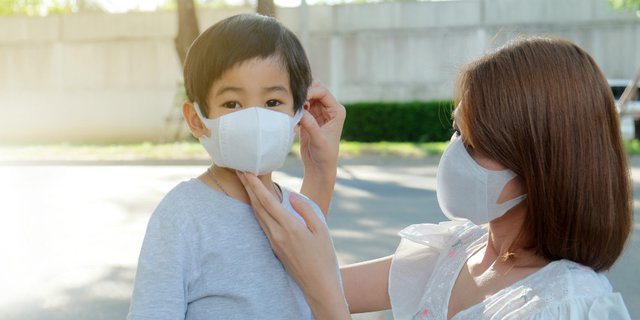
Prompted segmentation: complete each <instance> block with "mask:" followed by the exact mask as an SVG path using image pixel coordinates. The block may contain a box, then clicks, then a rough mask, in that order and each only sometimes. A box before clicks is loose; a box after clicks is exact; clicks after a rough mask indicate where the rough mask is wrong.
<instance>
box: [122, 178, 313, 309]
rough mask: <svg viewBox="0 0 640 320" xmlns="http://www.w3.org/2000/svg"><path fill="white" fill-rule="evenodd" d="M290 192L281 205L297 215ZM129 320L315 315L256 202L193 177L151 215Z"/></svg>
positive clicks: (176, 189)
mask: <svg viewBox="0 0 640 320" xmlns="http://www.w3.org/2000/svg"><path fill="white" fill-rule="evenodd" d="M290 192H292V191H290V190H288V189H286V188H282V193H283V199H285V201H283V205H285V207H287V208H288V209H289V210H290V211H291V212H294V214H296V215H297V213H295V211H294V210H293V208H291V204H290V203H289V201H288V198H289V193H290ZM309 202H310V203H311V204H312V206H313V208H314V210H315V211H316V213H317V214H318V216H320V217H321V218H322V219H323V221H324V216H323V215H322V212H321V211H320V209H319V208H318V206H317V205H316V204H315V203H313V201H311V200H309ZM127 319H128V320H136V319H144V320H148V319H153V320H161V319H189V320H191V319H313V316H312V314H311V311H310V309H309V306H308V305H307V303H306V301H305V299H304V296H303V294H302V292H301V290H300V288H299V287H298V285H297V284H296V283H295V281H293V279H291V277H289V275H288V274H287V272H286V271H285V269H284V267H283V266H282V264H281V263H280V261H279V260H278V259H277V257H276V256H275V255H274V253H273V251H272V250H271V246H270V245H269V241H268V239H267V237H266V236H265V234H264V232H263V231H262V229H261V228H260V225H259V224H258V222H257V220H256V218H255V216H254V213H253V210H252V208H251V206H249V205H247V204H245V203H243V202H240V201H238V200H236V199H233V198H230V197H228V196H225V195H224V194H222V193H219V192H217V191H215V190H213V189H211V188H209V187H208V186H207V185H205V184H204V183H203V182H201V181H200V180H198V179H191V180H189V181H185V182H182V183H180V184H179V185H178V186H176V187H175V188H174V189H173V190H171V191H170V192H169V193H168V194H167V195H166V196H165V198H164V199H163V200H162V201H161V202H160V204H159V205H158V207H157V208H156V210H155V211H154V213H153V214H152V216H151V218H150V220H149V224H148V226H147V232H146V235H145V238H144V242H143V244H142V249H141V252H140V258H139V261H138V270H137V273H136V279H135V285H134V290H133V297H132V300H131V306H130V310H129V315H128V316H127Z"/></svg>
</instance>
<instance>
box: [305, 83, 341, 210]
mask: <svg viewBox="0 0 640 320" xmlns="http://www.w3.org/2000/svg"><path fill="white" fill-rule="evenodd" d="M307 101H308V102H307V104H306V106H305V108H306V110H307V111H306V112H305V114H304V116H303V117H302V120H301V121H300V155H301V158H302V162H303V163H304V178H303V180H302V187H301V188H300V193H302V194H304V195H306V196H307V197H309V198H311V199H312V200H313V201H315V202H316V203H317V204H318V206H319V207H320V209H321V210H322V213H323V214H324V215H325V217H326V216H327V215H328V213H329V206H330V204H331V197H332V196H333V188H334V186H335V183H336V174H337V161H338V152H339V149H340V136H341V135H342V126H343V125H344V120H345V117H346V110H345V108H344V106H343V105H341V104H340V103H338V101H337V100H336V99H335V97H334V96H333V95H332V94H331V92H329V90H327V88H326V87H325V86H324V85H323V84H322V83H320V82H319V81H314V83H313V84H312V85H311V87H310V88H309V91H308V94H307Z"/></svg>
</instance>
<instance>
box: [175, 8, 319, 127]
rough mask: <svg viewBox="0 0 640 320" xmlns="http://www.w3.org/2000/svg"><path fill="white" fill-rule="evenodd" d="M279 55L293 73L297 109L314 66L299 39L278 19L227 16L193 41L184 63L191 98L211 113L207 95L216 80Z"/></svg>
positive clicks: (299, 106) (255, 15) (300, 104)
mask: <svg viewBox="0 0 640 320" xmlns="http://www.w3.org/2000/svg"><path fill="white" fill-rule="evenodd" d="M271 56H275V57H277V58H279V59H280V60H281V61H282V64H283V66H284V67H285V68H286V70H287V72H288V73H289V86H290V87H291V91H292V94H293V102H294V110H295V111H298V109H300V108H301V107H302V105H303V104H304V102H305V100H306V98H307V89H308V88H309V86H310V85H311V81H312V77H311V67H310V66H309V61H308V60H307V55H306V54H305V52H304V49H303V48H302V45H301V44H300V41H298V38H297V37H296V36H295V35H294V34H293V32H291V31H290V30H289V29H287V28H286V27H285V26H284V25H282V24H281V23H280V22H279V21H277V20H276V19H275V18H272V17H267V16H262V15H258V14H240V15H235V16H232V17H229V18H227V19H224V20H222V21H220V22H218V23H216V24H214V25H213V26H211V27H209V28H208V29H207V30H205V31H204V32H203V33H202V34H201V35H200V36H198V38H196V40H194V41H193V43H192V44H191V47H190V48H189V51H188V52H187V57H186V59H185V62H184V85H185V89H186V92H187V97H188V98H189V100H190V101H192V102H198V104H199V105H200V108H202V112H203V113H204V114H205V115H207V114H208V113H209V106H208V105H207V95H208V93H209V89H210V88H211V85H212V84H213V82H214V81H216V80H217V79H219V78H220V77H221V76H222V74H223V73H224V72H225V71H227V70H229V69H230V68H232V67H234V66H235V65H236V64H238V63H241V62H244V61H247V60H250V59H253V58H268V57H271Z"/></svg>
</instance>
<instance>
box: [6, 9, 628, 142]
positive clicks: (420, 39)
mask: <svg viewBox="0 0 640 320" xmlns="http://www.w3.org/2000/svg"><path fill="white" fill-rule="evenodd" d="M251 10H252V9H251V8H235V9H225V10H216V11H201V12H199V21H200V24H201V26H202V28H203V29H204V28H206V27H207V26H209V25H211V24H212V23H215V22H216V21H219V20H220V19H222V18H224V17H227V16H230V15H232V14H236V13H239V12H250V11H251ZM278 15H279V18H280V19H281V20H282V21H283V22H284V23H285V24H286V25H288V26H289V27H290V28H291V29H292V30H294V31H296V32H298V33H299V34H301V35H302V38H303V42H305V45H306V47H307V50H308V53H309V57H310V60H311V63H312V67H313V69H314V74H315V76H316V77H317V78H319V79H321V80H322V81H323V82H325V83H326V84H327V85H329V86H330V87H331V88H332V90H334V92H335V94H336V95H337V96H338V97H339V99H340V100H341V101H344V102H349V101H359V100H412V99H433V98H448V97H450V96H451V91H452V84H453V79H454V77H455V73H456V71H457V70H458V68H459V67H460V66H462V65H463V64H465V63H466V62H468V61H470V60H471V59H474V58H476V57H478V56H480V55H481V54H482V53H483V52H486V51H487V50H489V49H491V48H494V47H496V46H498V45H500V44H502V43H504V41H506V40H508V39H511V38H513V37H514V36H517V35H520V34H554V35H560V36H563V37H566V38H569V39H571V40H573V41H575V42H576V43H578V44H579V45H581V46H582V47H584V48H585V49H586V50H588V51H589V52H590V53H591V54H592V55H593V57H594V58H595V59H596V60H597V61H598V63H599V64H600V66H601V67H602V69H603V70H604V72H605V74H606V75H607V76H608V77H610V78H630V77H631V76H632V74H633V72H634V70H635V69H637V68H639V67H640V19H637V18H636V17H635V15H634V14H633V13H631V12H626V13H620V12H615V11H613V10H612V9H610V8H609V7H608V6H607V1H606V0H563V1H555V0H529V1H525V0H462V1H434V2H394V3H379V4H360V5H340V6H313V7H309V11H308V15H305V14H303V13H302V12H301V11H300V10H299V9H297V8H287V9H284V8H281V9H279V11H278ZM305 17H306V18H305ZM302 21H307V23H308V30H307V31H306V32H303V30H305V29H303V28H302V27H301V26H302V25H303V24H302ZM176 23H177V19H176V14H175V13H173V12H158V13H129V14H95V13H91V14H73V15H64V16H50V17H44V18H26V17H3V18H0V144H2V143H20V142H28V143H45V142H136V141H144V140H149V141H158V140H161V139H166V138H170V137H172V136H173V135H174V133H175V131H176V128H177V127H176V126H177V125H176V123H178V125H179V121H178V122H175V121H174V122H173V124H172V125H167V123H168V122H167V121H166V118H167V116H170V115H171V111H172V110H176V108H175V105H176V104H177V101H176V95H177V83H178V81H179V79H180V78H181V69H180V66H179V62H178V59H177V56H176V54H175V50H174V47H173V37H174V35H175V33H176ZM173 115H175V113H174V114H173Z"/></svg>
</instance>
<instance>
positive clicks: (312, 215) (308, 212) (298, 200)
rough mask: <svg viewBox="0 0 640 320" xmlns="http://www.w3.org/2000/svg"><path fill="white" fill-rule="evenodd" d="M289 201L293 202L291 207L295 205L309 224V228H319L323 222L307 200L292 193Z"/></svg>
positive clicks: (313, 229) (295, 208) (296, 209)
mask: <svg viewBox="0 0 640 320" xmlns="http://www.w3.org/2000/svg"><path fill="white" fill-rule="evenodd" d="M289 202H290V203H291V207H293V210H295V211H296V212H297V213H298V214H299V215H300V217H302V219H303V220H304V222H305V224H306V225H307V229H309V230H310V231H312V232H313V231H315V230H317V227H318V226H320V225H322V224H323V223H322V221H321V220H320V218H319V217H318V215H317V214H316V212H315V211H314V210H313V208H312V207H311V205H310V204H309V203H308V202H307V201H305V200H304V199H302V197H301V196H299V195H296V194H294V193H290V194H289Z"/></svg>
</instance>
